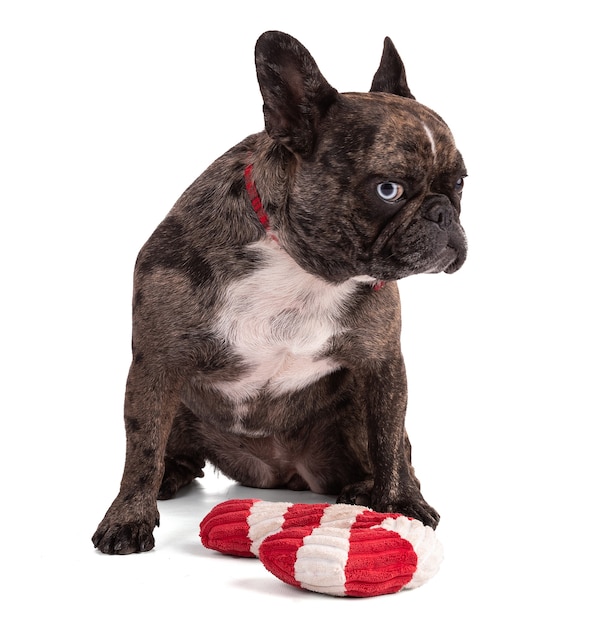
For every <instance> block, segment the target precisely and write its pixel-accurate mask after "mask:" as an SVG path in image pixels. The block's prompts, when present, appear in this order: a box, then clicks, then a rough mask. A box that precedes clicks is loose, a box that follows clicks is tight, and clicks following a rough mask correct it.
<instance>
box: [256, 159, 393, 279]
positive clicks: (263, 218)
mask: <svg viewBox="0 0 604 626" xmlns="http://www.w3.org/2000/svg"><path fill="white" fill-rule="evenodd" d="M253 169H254V166H253V165H252V163H250V164H249V165H248V166H246V168H245V174H244V176H245V189H246V191H247V194H248V196H249V197H250V201H251V203H252V208H253V209H254V212H255V213H256V215H257V216H258V219H259V220H260V223H261V224H262V226H264V230H265V231H266V233H267V235H268V236H269V237H270V238H271V239H272V240H273V241H275V242H277V243H278V241H277V237H276V236H275V235H274V234H273V233H271V225H270V221H269V219H268V215H267V214H266V211H265V210H264V206H263V205H262V200H261V198H260V194H259V193H258V188H257V187H256V183H255V182H254V179H253V178H252V171H253ZM385 284H386V283H385V282H384V281H383V280H379V281H378V282H377V283H375V284H374V285H372V287H371V288H372V289H373V291H379V290H380V289H381V288H382V287H383V286H384V285H385Z"/></svg>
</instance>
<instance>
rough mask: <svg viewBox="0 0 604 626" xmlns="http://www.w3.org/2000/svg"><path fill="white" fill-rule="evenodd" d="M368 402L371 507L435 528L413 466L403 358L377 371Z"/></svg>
mask: <svg viewBox="0 0 604 626" xmlns="http://www.w3.org/2000/svg"><path fill="white" fill-rule="evenodd" d="M373 381H374V384H372V385H370V387H369V388H368V389H367V397H368V399H369V410H368V416H367V420H368V424H367V426H368V434H369V438H368V441H369V456H370V459H371V463H372V465H373V471H374V484H373V492H372V494H371V507H372V508H374V509H376V510H378V511H384V512H390V511H395V512H399V513H404V514H405V515H409V516H410V517H413V518H415V519H418V520H420V521H422V522H423V523H424V524H426V525H428V526H431V527H433V528H436V526H437V524H438V521H439V519H440V516H439V514H438V513H437V512H436V511H435V510H434V509H433V508H432V507H431V506H430V505H429V504H428V503H427V502H426V501H425V500H424V497H423V496H422V494H421V491H420V485H419V481H418V480H417V478H416V477H415V472H414V470H413V466H412V465H411V445H410V442H409V438H408V436H407V433H406V431H405V414H406V410H407V381H406V375H405V366H404V363H403V358H402V355H400V356H393V357H392V358H391V359H389V360H388V362H385V363H383V365H381V366H380V367H379V368H378V372H377V376H375V377H374V378H373Z"/></svg>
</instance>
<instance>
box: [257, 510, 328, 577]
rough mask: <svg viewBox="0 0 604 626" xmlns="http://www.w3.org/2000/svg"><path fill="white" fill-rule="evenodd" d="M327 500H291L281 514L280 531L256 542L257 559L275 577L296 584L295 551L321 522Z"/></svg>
mask: <svg viewBox="0 0 604 626" xmlns="http://www.w3.org/2000/svg"><path fill="white" fill-rule="evenodd" d="M328 506H329V504H325V503H323V504H293V505H292V506H291V507H289V509H288V511H287V512H286V513H285V515H284V519H285V521H284V523H283V526H282V530H281V532H279V533H277V534H275V535H272V536H271V537H267V539H265V540H264V542H263V543H262V545H261V546H260V560H261V561H262V563H263V564H264V566H265V567H266V568H267V569H268V570H269V571H270V572H271V573H272V574H274V575H275V576H276V577H277V578H279V579H280V580H282V581H283V582H285V583H288V584H289V585H293V586H294V587H300V586H301V585H300V583H299V582H298V581H297V580H296V578H295V564H296V554H297V552H298V549H299V548H300V547H301V546H302V545H303V544H304V538H305V537H307V536H308V535H310V534H311V533H312V531H313V530H314V529H315V528H317V527H318V526H319V525H320V524H321V519H322V517H323V513H324V511H325V509H326V508H327V507H328Z"/></svg>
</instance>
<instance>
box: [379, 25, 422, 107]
mask: <svg viewBox="0 0 604 626" xmlns="http://www.w3.org/2000/svg"><path fill="white" fill-rule="evenodd" d="M370 91H382V92H385V93H393V94H395V95H397V96H403V98H411V99H413V100H415V97H414V96H413V94H412V93H411V91H410V90H409V86H408V85H407V75H406V73H405V66H404V65H403V62H402V61H401V57H400V56H399V54H398V52H397V51H396V48H395V47H394V44H393V43H392V40H391V39H390V37H386V39H384V52H383V53H382V60H381V61H380V67H379V68H378V71H377V72H376V73H375V76H374V77H373V82H372V83H371V89H370Z"/></svg>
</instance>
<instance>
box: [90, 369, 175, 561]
mask: <svg viewBox="0 0 604 626" xmlns="http://www.w3.org/2000/svg"><path fill="white" fill-rule="evenodd" d="M179 402H180V385H179V384H178V377H177V376H176V375H175V374H174V373H167V372H160V373H158V372H154V373H153V374H150V373H149V372H148V371H146V369H145V368H144V367H143V366H142V365H140V364H136V363H133V364H132V366H131V368H130V373H129V375H128V382H127V385H126V398H125V403H124V421H125V427H126V436H127V443H126V462H125V467H124V474H123V478H122V482H121V486H120V491H119V494H118V495H117V497H116V499H115V500H114V501H113V504H112V505H111V506H110V507H109V510H108V511H107V513H106V514H105V517H104V519H103V521H102V522H101V523H100V524H99V527H98V529H97V531H96V532H95V534H94V536H93V537H92V541H93V543H94V545H95V546H96V547H97V548H98V549H99V550H100V551H101V552H105V553H107V554H130V553H132V552H145V551H147V550H151V548H153V546H154V544H155V541H154V539H153V529H154V527H155V526H159V513H158V510H157V494H158V491H159V486H160V483H161V480H162V477H163V471H164V454H165V450H166V442H167V440H168V435H169V433H170V429H171V427H172V422H173V420H174V416H175V414H176V412H177V409H178V406H179Z"/></svg>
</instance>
